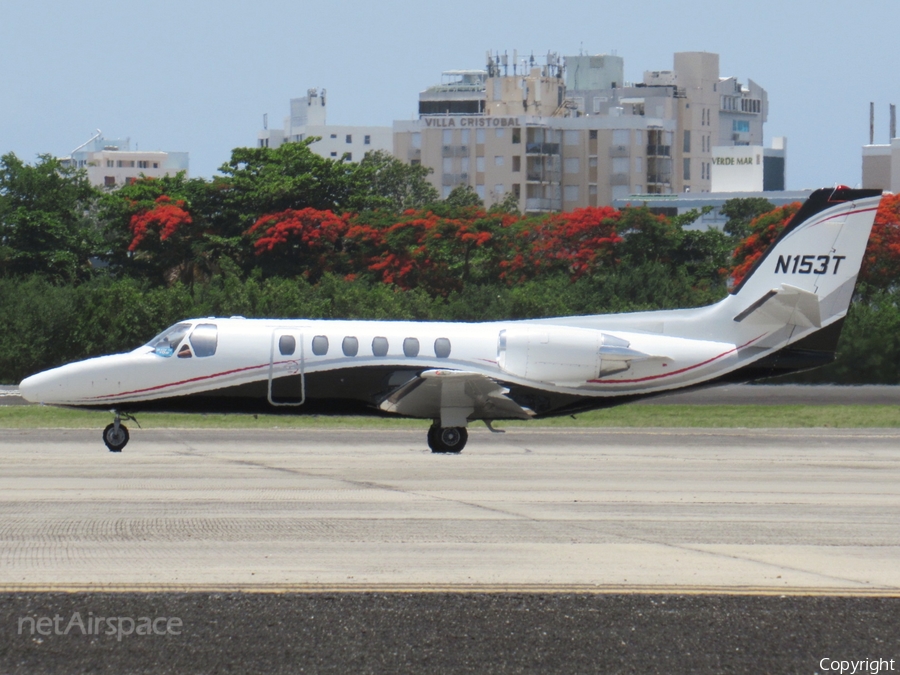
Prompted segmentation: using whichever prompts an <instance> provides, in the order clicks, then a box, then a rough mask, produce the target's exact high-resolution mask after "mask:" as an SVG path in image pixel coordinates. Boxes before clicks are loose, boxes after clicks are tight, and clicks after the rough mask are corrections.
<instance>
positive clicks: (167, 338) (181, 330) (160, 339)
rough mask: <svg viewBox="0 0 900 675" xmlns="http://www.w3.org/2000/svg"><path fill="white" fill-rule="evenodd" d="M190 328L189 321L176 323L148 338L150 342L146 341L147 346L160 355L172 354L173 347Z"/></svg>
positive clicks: (173, 351)
mask: <svg viewBox="0 0 900 675" xmlns="http://www.w3.org/2000/svg"><path fill="white" fill-rule="evenodd" d="M190 329H191V324H189V323H176V324H175V325H174V326H172V327H171V328H167V329H166V330H164V331H163V332H162V333H160V334H159V335H157V336H156V337H155V338H153V339H152V340H150V342H148V343H147V346H148V347H152V348H153V352H154V353H155V354H159V355H160V356H172V354H174V353H175V348H176V347H177V346H178V344H179V343H180V342H181V341H182V340H183V339H184V336H185V335H187V332H188V331H189V330H190Z"/></svg>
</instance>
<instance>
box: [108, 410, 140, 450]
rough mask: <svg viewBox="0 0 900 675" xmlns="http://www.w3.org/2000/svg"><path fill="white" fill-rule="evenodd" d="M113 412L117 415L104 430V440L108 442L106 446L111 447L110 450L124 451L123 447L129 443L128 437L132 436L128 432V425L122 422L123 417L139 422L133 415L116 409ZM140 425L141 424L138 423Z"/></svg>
mask: <svg viewBox="0 0 900 675" xmlns="http://www.w3.org/2000/svg"><path fill="white" fill-rule="evenodd" d="M113 413H114V414H115V416H116V417H115V420H113V422H112V424H109V425H107V427H106V428H105V429H104V430H103V442H104V443H105V444H106V447H107V448H109V451H110V452H122V448H124V447H125V446H126V445H127V444H128V439H129V437H130V436H129V434H128V427H126V426H125V425H124V424H122V418H123V417H124V418H125V419H127V420H133V421H134V423H135V424H137V420H136V419H134V417H132V416H131V415H126V414H124V413H118V412H115V411H113ZM138 426H141V425H140V424H138Z"/></svg>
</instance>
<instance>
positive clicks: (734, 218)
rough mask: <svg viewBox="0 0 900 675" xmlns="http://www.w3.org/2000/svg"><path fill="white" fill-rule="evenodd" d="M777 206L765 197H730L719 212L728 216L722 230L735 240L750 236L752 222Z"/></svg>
mask: <svg viewBox="0 0 900 675" xmlns="http://www.w3.org/2000/svg"><path fill="white" fill-rule="evenodd" d="M774 208H775V205H774V204H773V203H772V202H770V201H769V200H768V199H764V198H763V197H747V198H746V199H744V198H739V199H729V200H727V201H726V202H725V203H724V204H722V208H721V209H720V210H719V212H720V213H721V214H722V215H723V216H725V217H726V218H728V222H726V223H725V226H724V227H723V228H722V231H723V232H724V233H725V234H727V235H728V236H729V237H731V238H732V240H734V241H735V242H737V241H740V240H742V239H746V238H747V237H749V236H750V223H751V222H753V220H754V219H755V218H759V216H761V215H763V214H764V213H768V212H769V211H772V210H773V209H774Z"/></svg>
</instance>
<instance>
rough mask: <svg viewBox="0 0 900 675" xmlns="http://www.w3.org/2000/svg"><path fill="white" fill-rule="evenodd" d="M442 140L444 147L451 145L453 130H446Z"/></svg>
mask: <svg viewBox="0 0 900 675" xmlns="http://www.w3.org/2000/svg"><path fill="white" fill-rule="evenodd" d="M441 140H442V141H443V143H444V145H450V144H451V143H452V142H453V129H444V131H443V133H442V134H441Z"/></svg>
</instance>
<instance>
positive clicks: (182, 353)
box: [178, 342, 192, 359]
mask: <svg viewBox="0 0 900 675" xmlns="http://www.w3.org/2000/svg"><path fill="white" fill-rule="evenodd" d="M191 356H192V354H191V347H190V345H188V343H187V342H185V343H184V344H183V345H181V349H179V350H178V358H179V359H189V358H191Z"/></svg>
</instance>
